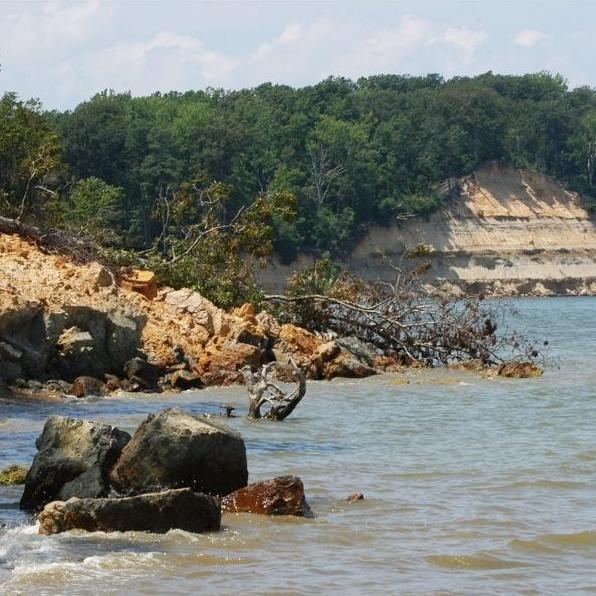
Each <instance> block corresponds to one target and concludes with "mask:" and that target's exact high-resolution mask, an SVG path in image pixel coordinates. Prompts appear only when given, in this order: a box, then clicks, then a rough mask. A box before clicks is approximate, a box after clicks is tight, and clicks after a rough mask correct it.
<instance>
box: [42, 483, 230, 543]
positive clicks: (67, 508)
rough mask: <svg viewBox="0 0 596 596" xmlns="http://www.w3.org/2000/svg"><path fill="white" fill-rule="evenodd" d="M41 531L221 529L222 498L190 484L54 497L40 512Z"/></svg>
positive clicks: (192, 530) (200, 530)
mask: <svg viewBox="0 0 596 596" xmlns="http://www.w3.org/2000/svg"><path fill="white" fill-rule="evenodd" d="M38 519H39V533H40V534H58V533H60V532H66V531H68V530H74V529H79V530H86V531H87V532H130V531H142V532H157V533H164V532H167V531H168V530H172V529H174V528H178V529H181V530H186V531H187V532H197V533H198V532H210V531H216V530H219V528H220V524H221V512H220V507H219V501H218V500H217V499H216V498H214V497H211V496H209V495H204V494H201V493H195V492H193V491H192V490H191V489H190V488H181V489H178V490H167V491H163V492H159V493H148V494H144V495H139V496H135V497H124V498H120V499H77V498H72V499H69V500H68V501H66V502H64V501H54V502H52V503H49V504H48V505H46V506H45V508H44V510H43V511H42V512H41V513H40V514H39V518H38Z"/></svg>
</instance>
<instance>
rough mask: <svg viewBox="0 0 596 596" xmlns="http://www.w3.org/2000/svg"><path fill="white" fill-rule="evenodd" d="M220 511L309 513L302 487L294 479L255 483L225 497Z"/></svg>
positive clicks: (298, 481) (281, 513)
mask: <svg viewBox="0 0 596 596" xmlns="http://www.w3.org/2000/svg"><path fill="white" fill-rule="evenodd" d="M221 508H222V511H228V512H232V513H260V514H263V515H299V516H303V515H305V514H306V513H307V512H308V511H309V507H308V505H307V503H306V499H305V497H304V485H303V484H302V480H300V478H298V477H297V476H278V477H277V478H274V479H273V480H265V481H263V482H255V483H254V484H249V485H248V486H246V487H244V488H240V489H238V490H236V491H234V492H233V493H231V494H229V495H227V496H226V497H224V498H223V499H222V501H221Z"/></svg>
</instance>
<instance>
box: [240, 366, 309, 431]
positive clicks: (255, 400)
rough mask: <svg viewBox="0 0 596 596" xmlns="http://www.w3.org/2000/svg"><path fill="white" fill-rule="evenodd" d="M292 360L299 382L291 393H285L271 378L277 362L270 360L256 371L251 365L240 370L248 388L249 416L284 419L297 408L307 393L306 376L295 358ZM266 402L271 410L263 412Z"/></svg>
mask: <svg viewBox="0 0 596 596" xmlns="http://www.w3.org/2000/svg"><path fill="white" fill-rule="evenodd" d="M290 362H291V363H292V373H293V376H294V379H295V381H296V383H297V386H296V388H295V389H294V390H293V391H291V392H290V393H285V392H284V391H283V390H282V389H281V388H280V387H278V386H277V385H276V384H275V383H273V382H272V380H271V376H270V375H271V373H272V371H273V369H274V367H275V366H276V365H277V362H270V363H269V364H266V365H264V366H263V367H262V368H261V369H260V370H257V371H256V372H253V371H252V369H251V368H250V366H245V367H244V368H242V369H241V370H240V372H241V373H242V376H243V377H244V380H245V382H246V387H247V389H248V400H249V408H248V417H249V418H255V419H259V418H266V419H268V420H283V419H284V418H287V417H288V416H289V415H290V414H291V413H292V412H293V411H294V410H295V409H296V406H297V405H298V404H299V403H300V402H301V400H302V398H303V397H304V395H305V393H306V376H305V374H304V372H303V371H302V369H301V368H300V367H299V366H298V365H297V364H296V363H295V362H294V360H290ZM266 404H268V405H269V406H270V408H269V411H268V412H267V413H265V414H262V413H261V408H262V407H263V406H265V405H266Z"/></svg>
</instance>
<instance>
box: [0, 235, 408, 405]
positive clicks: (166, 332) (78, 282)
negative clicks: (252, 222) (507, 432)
mask: <svg viewBox="0 0 596 596" xmlns="http://www.w3.org/2000/svg"><path fill="white" fill-rule="evenodd" d="M290 359H294V360H295V361H296V362H297V363H298V364H299V366H300V367H301V368H302V369H303V370H304V371H305V374H306V376H307V377H308V378H310V379H332V378H334V377H337V376H343V377H364V376H368V375H372V374H375V372H378V371H380V370H385V369H387V368H390V367H395V366H398V365H399V364H400V362H399V360H396V359H394V360H392V359H391V358H388V357H387V356H386V355H382V354H379V353H377V352H375V350H374V349H372V348H371V347H369V346H366V345H365V344H363V343H362V342H357V341H356V340H350V341H349V342H348V341H343V342H342V341H337V342H325V341H323V340H322V339H320V338H318V337H315V336H314V335H312V334H311V333H309V332H308V331H306V330H304V329H301V328H299V327H296V326H294V325H289V324H286V325H280V324H279V323H278V322H277V321H276V320H275V319H274V318H273V317H272V316H271V314H269V313H268V312H266V311H261V312H256V311H255V309H254V307H253V306H252V305H251V304H245V305H243V306H242V307H240V308H237V309H235V310H233V311H232V312H225V311H224V310H222V309H220V308H218V307H216V306H215V305H214V304H213V303H211V302H210V301H209V300H207V299H206V298H204V297H203V296H201V295H200V294H198V293H197V292H194V291H193V290H191V289H187V288H183V289H180V290H174V289H172V288H159V289H158V287H157V284H156V280H155V276H154V275H153V274H152V273H151V272H148V271H136V270H124V271H122V275H120V276H114V275H113V273H111V272H110V271H108V270H107V269H106V268H104V267H102V266H101V265H99V264H98V263H91V264H85V265H78V264H75V263H73V262H70V261H68V260H66V259H65V258H64V257H61V256H55V255H50V254H46V253H44V252H42V250H40V249H39V248H38V247H36V246H35V245H34V244H31V243H29V242H27V241H25V240H23V239H22V238H20V237H18V236H16V235H13V236H10V235H0V382H1V383H2V384H3V386H4V390H5V391H7V390H12V391H15V392H17V393H25V394H39V395H43V394H46V395H74V396H76V397H84V396H88V395H100V396H103V395H108V394H110V393H113V392H116V391H125V392H135V391H145V392H157V391H164V390H173V391H179V390H186V389H198V388H201V387H206V386H212V385H227V384H233V383H241V382H242V375H241V373H240V372H239V371H240V369H242V368H243V367H244V366H250V367H253V368H258V367H260V366H261V365H263V364H266V363H268V362H272V361H276V362H277V363H278V365H279V366H278V368H279V370H283V367H284V365H288V363H289V362H290Z"/></svg>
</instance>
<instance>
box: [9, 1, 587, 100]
mask: <svg viewBox="0 0 596 596" xmlns="http://www.w3.org/2000/svg"><path fill="white" fill-rule="evenodd" d="M595 39H596V2H594V1H593V0H499V1H498V2H497V1H493V0H418V1H401V0H308V1H306V0H269V1H262V0H213V1H198V0H194V1H193V0H152V1H150V0H117V1H115V0H79V1H73V0H48V1H45V0H44V1H25V0H20V1H17V0H0V93H4V92H7V91H13V92H16V93H17V94H18V95H19V97H21V98H22V99H29V98H39V99H40V100H41V102H42V104H43V106H44V107H45V108H47V109H59V110H65V109H72V108H74V107H75V106H76V105H77V104H79V103H80V102H82V101H84V100H86V99H89V98H90V97H92V96H93V95H94V94H95V93H97V92H99V91H101V90H103V89H113V90H115V91H130V92H131V93H132V94H133V95H147V94H150V93H153V92H155V91H162V92H163V91H170V90H176V91H186V90H189V89H204V88H206V87H215V88H220V87H221V88H225V89H238V88H242V87H252V86H256V85H259V84H261V83H263V82H268V81H270V82H273V83H283V84H288V85H292V86H304V85H310V84H314V83H316V82H318V81H320V80H322V79H324V78H326V77H328V76H331V75H333V76H345V77H349V78H352V79H357V78H359V77H361V76H368V75H372V74H379V73H399V74H413V75H419V74H427V73H439V74H441V75H443V76H445V77H447V78H449V77H453V76H458V75H475V74H479V73H483V72H487V71H489V70H492V71H493V72H495V73H506V74H522V73H526V72H537V71H542V70H547V71H551V72H558V73H560V74H562V75H563V76H564V77H565V78H566V79H567V81H568V82H569V85H570V86H571V87H575V86H579V85H590V86H596V61H595V60H594V59H593V44H594V40H595Z"/></svg>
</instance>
